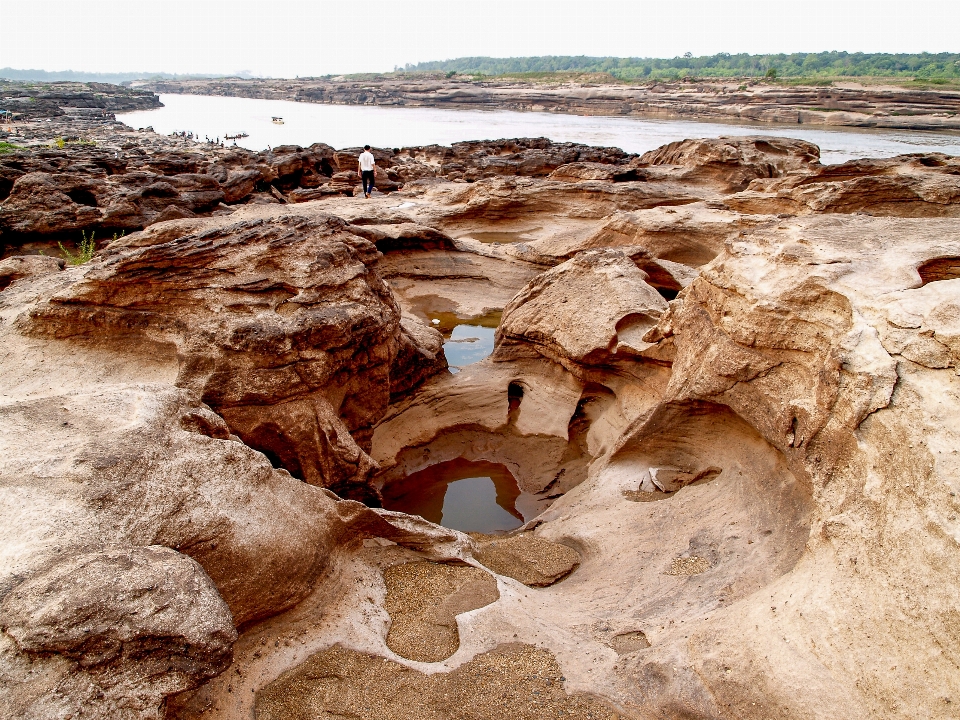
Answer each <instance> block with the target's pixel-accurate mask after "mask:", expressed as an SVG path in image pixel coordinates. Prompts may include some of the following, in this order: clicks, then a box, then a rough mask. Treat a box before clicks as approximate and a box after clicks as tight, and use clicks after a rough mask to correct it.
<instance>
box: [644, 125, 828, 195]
mask: <svg viewBox="0 0 960 720" xmlns="http://www.w3.org/2000/svg"><path fill="white" fill-rule="evenodd" d="M639 163H640V165H641V166H643V165H651V166H661V165H664V166H674V167H678V168H683V169H684V170H683V172H682V177H683V179H684V180H685V181H687V182H690V183H704V184H714V185H716V186H717V187H719V188H721V189H722V190H723V191H725V192H736V191H737V190H742V189H744V188H746V187H747V185H748V184H749V183H750V182H751V181H752V180H755V179H756V178H774V177H782V176H783V175H785V174H787V173H795V172H798V171H801V172H804V171H806V172H808V171H812V170H815V169H816V168H817V167H818V166H819V164H820V148H818V147H817V146H816V145H814V144H813V143H809V142H805V141H803V140H792V139H788V138H778V137H721V138H716V139H712V138H711V139H704V140H680V141H678V142H674V143H669V144H667V145H664V146H663V147H660V148H657V149H656V150H651V151H650V152H648V153H645V154H644V155H642V156H641V157H640V159H639Z"/></svg>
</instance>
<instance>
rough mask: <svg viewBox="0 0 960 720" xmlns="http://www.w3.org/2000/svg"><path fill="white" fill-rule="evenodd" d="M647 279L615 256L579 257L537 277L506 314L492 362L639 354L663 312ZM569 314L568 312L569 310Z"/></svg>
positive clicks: (579, 360)
mask: <svg viewBox="0 0 960 720" xmlns="http://www.w3.org/2000/svg"><path fill="white" fill-rule="evenodd" d="M645 280H646V274H645V273H644V272H643V271H641V270H640V269H639V268H638V267H637V266H636V264H634V263H633V261H631V260H630V259H629V258H628V257H626V256H625V255H623V253H620V252H618V251H616V250H593V251H587V252H583V253H580V254H578V255H576V256H575V257H574V258H573V259H571V260H568V261H567V262H566V263H564V264H562V265H559V266H557V267H556V268H553V269H551V270H549V271H547V272H545V273H543V275H541V276H540V277H538V278H537V279H536V280H534V281H533V282H532V283H531V284H530V285H528V286H527V287H526V288H524V290H522V291H521V292H520V293H519V294H518V295H517V297H516V298H514V299H513V301H511V303H510V305H508V306H507V307H506V308H505V309H504V317H503V321H502V322H501V324H500V327H499V328H498V329H497V351H496V354H495V358H496V359H500V360H505V359H508V358H510V357H511V355H512V354H515V353H516V352H517V351H518V350H520V349H521V348H522V349H524V350H528V349H530V348H535V349H536V351H537V352H538V353H540V354H542V355H544V356H545V357H547V358H549V359H551V360H554V361H555V362H559V363H561V364H565V365H570V364H587V365H589V364H595V363H599V362H602V361H603V360H604V359H605V358H607V357H609V356H610V355H613V354H617V353H620V352H627V353H640V352H642V351H643V350H644V349H646V347H647V346H648V343H646V342H645V341H644V339H643V337H644V335H645V334H646V332H647V331H648V330H650V329H651V328H653V326H654V325H656V323H657V321H658V320H659V318H660V315H661V314H662V313H663V312H664V311H665V310H666V309H667V302H666V300H664V299H663V298H662V297H660V295H659V294H658V293H657V291H656V290H654V289H653V288H652V287H651V286H650V285H648V284H647V283H646V282H645ZM568 307H569V308H570V309H569V310H568V309H567V308H568Z"/></svg>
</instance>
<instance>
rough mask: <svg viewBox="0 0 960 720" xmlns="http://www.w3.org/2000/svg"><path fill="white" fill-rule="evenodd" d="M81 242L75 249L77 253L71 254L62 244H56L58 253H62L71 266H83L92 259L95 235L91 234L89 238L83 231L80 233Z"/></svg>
mask: <svg viewBox="0 0 960 720" xmlns="http://www.w3.org/2000/svg"><path fill="white" fill-rule="evenodd" d="M80 234H81V236H82V237H83V240H81V241H80V245H79V246H78V247H77V252H76V253H72V252H70V251H69V250H67V249H66V248H65V247H64V246H63V243H62V242H58V243H57V244H58V245H59V246H60V252H62V253H63V255H64V257H65V258H66V260H67V262H68V263H70V264H71V265H83V264H84V263H85V262H89V261H90V259H91V258H92V257H93V254H94V253H95V252H96V251H97V243H96V241H95V240H94V239H93V236H94V235H95V233H93V232H91V233H90V237H89V238H88V237H87V233H86V232H84V231H83V230H81V231H80Z"/></svg>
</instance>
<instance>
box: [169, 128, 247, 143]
mask: <svg viewBox="0 0 960 720" xmlns="http://www.w3.org/2000/svg"><path fill="white" fill-rule="evenodd" d="M170 134H171V135H172V136H173V137H178V138H183V139H184V140H196V141H197V142H200V136H199V135H194V134H193V133H192V132H188V131H186V130H183V131H181V132H176V131H174V132H172V133H170ZM203 142H204V143H206V144H207V145H216V146H217V147H226V145H225V143H224V142H223V140H221V139H220V138H219V137H217V138H214V139H213V140H211V139H210V137H209V136H208V135H204V136H203ZM233 144H234V145H236V144H237V141H236V140H234V141H233Z"/></svg>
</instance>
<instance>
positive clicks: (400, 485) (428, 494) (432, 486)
mask: <svg viewBox="0 0 960 720" xmlns="http://www.w3.org/2000/svg"><path fill="white" fill-rule="evenodd" d="M383 506H384V507H385V508H387V509H388V510H399V511H400V512H405V513H409V514H411V515H420V516H421V517H423V518H425V519H427V520H429V521H430V522H434V523H437V524H438V525H443V526H444V527H448V528H453V529H454V530H461V531H463V532H482V533H496V532H505V531H507V530H513V529H515V528H518V527H520V526H521V525H522V524H523V523H524V522H526V521H527V520H528V519H530V518H531V517H533V516H534V515H536V513H537V509H536V499H535V498H534V497H533V496H532V495H529V494H527V493H523V492H521V491H520V488H519V486H518V485H517V481H516V479H514V477H513V475H512V474H511V473H510V471H509V470H508V469H507V468H506V466H504V465H500V464H497V463H491V462H486V461H484V460H475V461H474V460H464V459H463V458H457V459H456V460H449V461H447V462H442V463H437V464H436V465H431V466H430V467H427V468H424V469H423V470H420V471H419V472H415V473H413V474H412V475H408V476H407V477H406V478H404V479H403V480H398V481H397V482H394V483H391V484H390V485H388V486H387V487H385V488H384V489H383Z"/></svg>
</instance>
